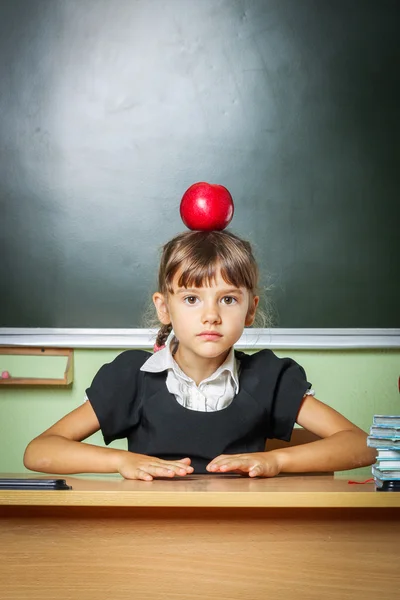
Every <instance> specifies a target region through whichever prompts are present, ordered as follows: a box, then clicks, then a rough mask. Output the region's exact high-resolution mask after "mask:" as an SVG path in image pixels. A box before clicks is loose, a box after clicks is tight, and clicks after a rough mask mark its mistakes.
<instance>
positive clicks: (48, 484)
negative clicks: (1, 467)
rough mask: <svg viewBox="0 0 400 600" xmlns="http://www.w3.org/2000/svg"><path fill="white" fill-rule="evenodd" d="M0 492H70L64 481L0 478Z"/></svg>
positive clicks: (69, 487)
mask: <svg viewBox="0 0 400 600" xmlns="http://www.w3.org/2000/svg"><path fill="white" fill-rule="evenodd" d="M0 490H72V487H71V486H69V485H67V482H66V481H65V479H6V478H0Z"/></svg>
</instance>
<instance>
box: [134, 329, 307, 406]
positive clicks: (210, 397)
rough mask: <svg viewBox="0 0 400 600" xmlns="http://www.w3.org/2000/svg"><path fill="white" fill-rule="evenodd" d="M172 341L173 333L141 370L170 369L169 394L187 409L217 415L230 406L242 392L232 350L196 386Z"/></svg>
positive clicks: (168, 378)
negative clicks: (179, 359) (175, 355)
mask: <svg viewBox="0 0 400 600" xmlns="http://www.w3.org/2000/svg"><path fill="white" fill-rule="evenodd" d="M172 339H173V335H171V334H170V335H169V336H168V339H167V341H166V344H165V348H163V349H162V350H159V351H158V352H156V353H155V354H152V356H150V358H148V359H147V360H146V362H145V363H144V364H143V365H142V366H141V367H140V370H141V371H148V372H149V373H160V372H162V371H166V370H167V371H168V375H167V380H166V385H167V388H168V391H169V392H170V393H171V394H174V396H175V398H176V400H177V402H179V404H181V405H182V406H184V407H185V408H189V409H190V410H198V411H202V412H214V411H217V410H222V409H224V408H226V407H227V406H229V405H230V404H231V402H232V400H233V398H234V397H235V395H236V394H238V392H239V368H240V361H239V360H238V359H237V358H236V357H235V352H234V349H233V347H232V348H231V350H230V352H229V354H228V356H227V357H226V360H225V361H224V362H223V363H222V365H221V366H220V367H218V369H217V370H216V371H215V372H214V373H213V374H212V375H210V376H209V377H207V378H206V379H203V381H201V382H200V383H199V385H196V382H195V381H194V380H193V379H192V378H191V377H189V376H188V375H186V373H184V372H183V371H182V369H181V368H180V367H179V365H178V363H177V362H176V361H175V360H174V358H173V356H172V354H171V349H170V344H171V340H172ZM314 393H315V392H314V390H312V389H309V390H307V391H306V393H305V396H306V395H312V396H314Z"/></svg>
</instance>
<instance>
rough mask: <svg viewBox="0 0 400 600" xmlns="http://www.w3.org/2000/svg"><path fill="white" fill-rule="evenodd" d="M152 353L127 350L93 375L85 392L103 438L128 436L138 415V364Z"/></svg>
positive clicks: (139, 379) (141, 375) (108, 442)
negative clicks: (90, 383)
mask: <svg viewBox="0 0 400 600" xmlns="http://www.w3.org/2000/svg"><path fill="white" fill-rule="evenodd" d="M150 356H151V355H150V354H149V353H148V352H144V351H142V350H128V351H126V352H123V353H122V354H120V355H119V356H117V357H116V358H115V359H114V360H113V361H112V362H111V363H107V364H105V365H103V366H102V367H101V368H100V369H99V371H98V372H97V374H96V375H95V377H94V379H93V381H92V385H91V386H90V387H89V388H88V389H87V390H86V395H87V397H88V399H89V401H90V404H91V405H92V407H93V410H94V412H95V413H96V416H97V418H98V420H99V423H100V427H101V431H102V434H103V437H104V442H105V443H106V444H107V445H108V444H110V442H112V441H113V440H116V439H121V438H125V437H127V434H128V432H129V431H130V430H131V429H132V428H134V427H135V426H136V425H137V424H138V422H139V419H140V404H141V402H140V382H141V380H142V377H143V372H141V371H140V367H141V366H142V365H143V363H144V362H145V361H146V360H147V359H148V358H149V357H150Z"/></svg>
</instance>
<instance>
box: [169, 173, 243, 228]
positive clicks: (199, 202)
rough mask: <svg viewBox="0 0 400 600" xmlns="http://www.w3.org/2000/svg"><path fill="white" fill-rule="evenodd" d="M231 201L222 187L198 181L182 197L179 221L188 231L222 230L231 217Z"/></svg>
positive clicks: (232, 208)
mask: <svg viewBox="0 0 400 600" xmlns="http://www.w3.org/2000/svg"><path fill="white" fill-rule="evenodd" d="M233 211H234V206H233V200H232V196H231V195H230V193H229V191H228V190H227V189H226V187H224V186H223V185H218V184H215V183H206V182H205V181H200V182H198V183H194V184H193V185H191V186H190V188H188V189H187V190H186V192H185V193H184V194H183V196H182V200H181V205H180V213H181V219H182V221H183V222H184V224H185V225H186V227H188V228H189V229H195V230H200V231H212V230H222V229H225V227H227V226H228V225H229V223H230V222H231V220H232V217H233Z"/></svg>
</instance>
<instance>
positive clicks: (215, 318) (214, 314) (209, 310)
mask: <svg viewBox="0 0 400 600" xmlns="http://www.w3.org/2000/svg"><path fill="white" fill-rule="evenodd" d="M220 321H221V316H220V314H219V311H218V307H217V306H216V305H215V304H214V303H213V304H211V303H210V304H205V305H204V310H203V314H202V322H203V323H219V322H220Z"/></svg>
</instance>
